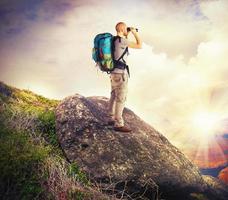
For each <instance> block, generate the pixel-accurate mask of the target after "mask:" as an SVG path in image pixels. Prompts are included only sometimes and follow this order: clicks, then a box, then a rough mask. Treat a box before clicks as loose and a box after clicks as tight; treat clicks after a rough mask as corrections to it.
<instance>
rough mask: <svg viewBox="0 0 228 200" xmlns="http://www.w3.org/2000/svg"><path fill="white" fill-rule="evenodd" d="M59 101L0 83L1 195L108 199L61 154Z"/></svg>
mask: <svg viewBox="0 0 228 200" xmlns="http://www.w3.org/2000/svg"><path fill="white" fill-rule="evenodd" d="M59 102H60V101H59V100H51V99H47V98H45V97H43V96H41V95H36V94H34V93H32V92H31V91H28V90H19V89H17V88H13V87H10V86H8V85H6V84H4V83H2V82H0V112H1V115H0V171H1V173H0V183H1V184H0V191H1V192H0V199H4V200H6V199H7V200H10V199H12V200H16V199H20V200H21V199H24V200H27V199H56V200H60V199H61V200H62V199H67V200H68V199H69V200H71V199H77V200H82V199H83V200H84V199H85V200H86V199H97V200H98V199H102V200H105V199H110V198H109V197H108V196H106V195H104V194H103V193H102V192H100V189H99V188H98V187H94V185H93V184H92V183H91V182H90V180H89V179H88V178H87V175H86V174H85V173H84V172H82V171H81V170H80V168H79V166H78V165H77V163H75V162H74V163H69V162H68V161H67V160H66V158H65V157H64V155H63V152H62V150H61V148H60V146H59V143H58V139H57V136H56V130H55V113H54V110H55V108H56V106H57V105H58V103H59Z"/></svg>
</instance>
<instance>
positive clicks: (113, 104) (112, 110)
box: [108, 87, 116, 120]
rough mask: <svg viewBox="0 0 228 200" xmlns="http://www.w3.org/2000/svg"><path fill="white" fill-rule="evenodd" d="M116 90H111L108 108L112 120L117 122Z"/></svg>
mask: <svg viewBox="0 0 228 200" xmlns="http://www.w3.org/2000/svg"><path fill="white" fill-rule="evenodd" d="M115 96H116V95H115V89H114V88H113V87H112V88H111V94H110V99H109V107H108V114H109V116H110V118H111V119H112V120H115V107H116V101H115Z"/></svg>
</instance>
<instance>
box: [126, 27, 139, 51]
mask: <svg viewBox="0 0 228 200" xmlns="http://www.w3.org/2000/svg"><path fill="white" fill-rule="evenodd" d="M131 32H132V34H133V35H134V37H135V40H136V42H131V41H128V47H130V48H134V49H141V48H142V42H141V40H140V38H139V35H138V33H137V32H136V30H135V29H133V28H132V29H131Z"/></svg>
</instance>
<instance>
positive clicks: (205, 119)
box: [193, 111, 220, 136]
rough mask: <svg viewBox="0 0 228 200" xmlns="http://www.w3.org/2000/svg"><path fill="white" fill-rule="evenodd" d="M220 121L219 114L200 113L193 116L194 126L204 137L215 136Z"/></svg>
mask: <svg viewBox="0 0 228 200" xmlns="http://www.w3.org/2000/svg"><path fill="white" fill-rule="evenodd" d="M219 121H220V116H219V114H218V113H213V112H208V111H199V112H197V113H195V114H194V115H193V126H194V128H195V129H197V130H198V131H197V132H198V133H200V134H201V135H203V136H210V135H212V134H214V133H215V132H216V131H217V130H218V128H219V123H220V122H219Z"/></svg>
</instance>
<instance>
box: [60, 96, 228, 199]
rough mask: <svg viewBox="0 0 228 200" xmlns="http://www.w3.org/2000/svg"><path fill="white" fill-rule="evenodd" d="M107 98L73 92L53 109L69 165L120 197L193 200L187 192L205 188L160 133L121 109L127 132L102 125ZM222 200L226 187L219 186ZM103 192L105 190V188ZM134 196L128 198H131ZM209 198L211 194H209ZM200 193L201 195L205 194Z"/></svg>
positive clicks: (193, 169)
mask: <svg viewBox="0 0 228 200" xmlns="http://www.w3.org/2000/svg"><path fill="white" fill-rule="evenodd" d="M107 107H108V99H107V98H105V97H87V98H85V97H83V96H81V95H79V94H75V95H72V96H69V97H66V98H64V99H63V100H62V101H61V103H60V104H59V105H58V107H57V108H56V131H57V135H58V139H59V142H60V144H61V147H62V149H63V150H64V152H65V154H66V157H67V158H68V159H69V161H70V162H77V163H78V165H79V166H80V167H81V169H82V170H84V171H85V172H86V173H87V174H88V175H89V176H90V178H91V179H92V180H94V181H96V182H99V183H100V184H101V186H103V187H106V190H107V188H109V189H110V191H111V190H114V191H116V192H117V193H118V191H121V190H123V189H124V190H125V196H127V195H130V196H131V197H132V198H135V197H139V196H140V195H141V196H142V199H155V197H156V191H157V189H158V192H159V195H160V196H161V197H163V198H167V199H168V200H170V199H183V198H185V199H194V198H193V197H190V193H205V192H207V194H209V195H208V199H210V191H212V190H213V187H211V186H210V187H209V185H208V183H207V182H206V181H205V179H206V178H203V177H202V175H201V174H200V171H199V169H198V167H197V166H195V165H194V164H193V163H191V162H190V161H189V159H188V158H187V157H186V156H185V155H184V154H183V153H182V152H180V151H179V150H178V149H177V148H176V147H175V146H173V145H172V144H171V143H170V142H169V141H168V140H167V139H166V138H165V137H164V136H163V135H162V134H160V133H159V132H158V131H156V130H155V129H154V128H153V127H151V126H150V125H149V124H147V123H145V122H144V121H143V120H142V119H141V118H139V117H138V116H137V115H135V114H134V113H133V112H132V111H131V110H129V109H127V108H124V112H123V114H124V120H125V123H126V125H128V126H130V127H131V129H132V130H133V131H132V132H130V133H123V132H116V131H114V130H113V129H112V126H108V125H107V120H108V117H107ZM221 187H222V188H223V190H221V191H225V192H223V195H220V197H219V196H218V198H217V197H216V198H217V199H218V200H219V199H221V200H223V199H226V197H227V196H226V195H227V193H226V191H227V190H226V189H227V188H225V189H224V187H225V186H224V185H221ZM107 191H108V190H107ZM133 193H134V194H133ZM212 193H213V194H214V193H215V192H212ZM205 194H206V193H205Z"/></svg>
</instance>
